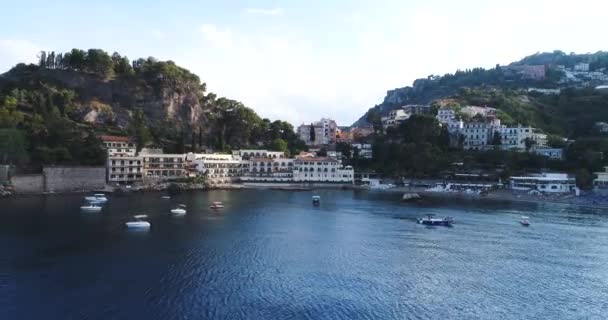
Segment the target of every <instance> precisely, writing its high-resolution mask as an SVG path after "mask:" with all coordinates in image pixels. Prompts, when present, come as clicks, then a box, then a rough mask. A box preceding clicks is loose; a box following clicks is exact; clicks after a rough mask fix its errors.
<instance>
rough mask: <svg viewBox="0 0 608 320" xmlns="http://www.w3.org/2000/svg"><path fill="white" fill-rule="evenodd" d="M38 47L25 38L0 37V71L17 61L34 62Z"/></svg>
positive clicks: (4, 70)
mask: <svg viewBox="0 0 608 320" xmlns="http://www.w3.org/2000/svg"><path fill="white" fill-rule="evenodd" d="M41 50H42V49H40V47H38V46H37V45H35V44H34V43H32V42H30V41H27V40H18V39H0V73H4V72H6V71H8V70H9V69H10V68H12V67H13V66H15V65H16V64H18V63H21V62H23V63H35V62H36V61H37V60H38V59H37V55H38V53H39V52H40V51H41Z"/></svg>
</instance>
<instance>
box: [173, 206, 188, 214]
mask: <svg viewBox="0 0 608 320" xmlns="http://www.w3.org/2000/svg"><path fill="white" fill-rule="evenodd" d="M171 213H173V214H174V215H183V214H186V205H185V204H180V205H178V206H177V208H175V209H171Z"/></svg>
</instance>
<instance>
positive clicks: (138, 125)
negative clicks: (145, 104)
mask: <svg viewBox="0 0 608 320" xmlns="http://www.w3.org/2000/svg"><path fill="white" fill-rule="evenodd" d="M129 131H130V134H131V136H133V137H135V143H136V144H137V151H138V152H139V151H140V150H141V149H142V148H143V147H145V146H146V144H147V143H148V142H150V140H151V138H152V137H151V135H150V130H149V129H148V126H147V125H146V115H145V114H144V112H143V110H141V109H137V110H136V111H135V112H134V114H133V119H132V121H131V126H130V128H129Z"/></svg>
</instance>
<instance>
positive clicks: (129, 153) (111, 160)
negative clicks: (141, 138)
mask: <svg viewBox="0 0 608 320" xmlns="http://www.w3.org/2000/svg"><path fill="white" fill-rule="evenodd" d="M99 139H100V140H101V142H102V143H103V145H104V147H105V149H106V152H107V155H108V157H107V160H106V179H107V181H108V182H109V183H115V184H132V183H135V182H140V181H142V179H143V159H142V158H141V157H139V156H137V154H136V153H137V149H136V147H135V141H134V140H133V139H131V138H129V137H124V136H110V135H101V136H99Z"/></svg>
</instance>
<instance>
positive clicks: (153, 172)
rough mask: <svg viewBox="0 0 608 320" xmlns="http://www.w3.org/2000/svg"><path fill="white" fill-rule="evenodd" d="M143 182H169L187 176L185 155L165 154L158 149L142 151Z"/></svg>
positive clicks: (187, 168)
mask: <svg viewBox="0 0 608 320" xmlns="http://www.w3.org/2000/svg"><path fill="white" fill-rule="evenodd" d="M139 157H141V159H142V160H143V172H144V173H145V174H144V176H143V178H144V181H145V180H146V179H148V180H170V179H179V178H184V177H187V176H188V172H189V169H190V168H189V166H188V165H187V163H186V155H185V154H165V153H163V151H162V150H160V149H145V148H144V149H142V150H141V151H140V153H139Z"/></svg>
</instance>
